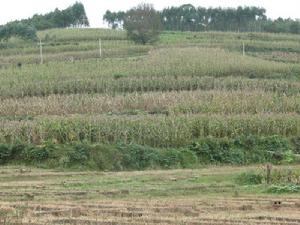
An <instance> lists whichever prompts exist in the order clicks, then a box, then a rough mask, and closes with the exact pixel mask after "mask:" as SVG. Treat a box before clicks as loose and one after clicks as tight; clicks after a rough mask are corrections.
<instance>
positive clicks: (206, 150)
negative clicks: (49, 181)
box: [0, 136, 300, 171]
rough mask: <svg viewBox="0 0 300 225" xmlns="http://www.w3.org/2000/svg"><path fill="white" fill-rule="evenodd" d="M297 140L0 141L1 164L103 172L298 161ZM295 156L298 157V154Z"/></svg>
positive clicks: (250, 137)
mask: <svg viewBox="0 0 300 225" xmlns="http://www.w3.org/2000/svg"><path fill="white" fill-rule="evenodd" d="M297 141H298V139H297V138H294V139H292V140H291V141H289V140H288V139H286V138H283V137H279V136H270V137H259V136H239V137H236V138H232V139H229V138H212V137H208V138H202V139H199V140H197V141H195V142H194V143H192V144H191V145H190V146H188V147H187V148H179V149H176V148H171V149H158V148H153V147H149V146H142V145H138V144H125V143H121V144H116V145H104V144H91V143H90V142H86V143H83V142H78V143H69V144H53V143H44V144H42V145H36V146H35V145H29V144H24V143H15V144H12V145H7V144H2V145H0V164H4V163H10V162H21V163H24V162H25V163H27V164H30V165H39V166H40V165H42V164H43V165H44V166H45V167H50V168H56V167H63V168H69V167H72V168H76V167H78V168H86V169H97V170H107V171H119V170H145V169H156V168H163V169H168V168H194V167H196V166H197V165H199V164H231V165H247V164H257V163H266V162H272V163H286V164H290V163H296V162H299V160H300V159H299V157H298V155H296V154H294V152H296V151H298V150H295V149H296V148H297V143H298V142H297ZM297 157H298V158H297Z"/></svg>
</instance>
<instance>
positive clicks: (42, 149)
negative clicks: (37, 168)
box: [22, 145, 53, 164]
mask: <svg viewBox="0 0 300 225" xmlns="http://www.w3.org/2000/svg"><path fill="white" fill-rule="evenodd" d="M52 151H53V148H52V146H47V145H41V146H27V147H26V148H25V149H24V150H23V153H22V158H23V159H24V160H25V161H26V162H27V163H33V164H35V163H41V162H44V161H46V160H47V159H49V158H50V157H51V153H52Z"/></svg>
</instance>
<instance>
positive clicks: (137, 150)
mask: <svg viewBox="0 0 300 225" xmlns="http://www.w3.org/2000/svg"><path fill="white" fill-rule="evenodd" d="M117 149H118V151H119V152H120V153H121V154H122V167H123V168H125V169H133V170H143V169H146V168H154V167H155V166H157V165H158V163H157V162H158V161H159V155H158V151H157V149H154V148H151V147H148V146H141V145H136V144H130V145H126V144H119V145H118V146H117Z"/></svg>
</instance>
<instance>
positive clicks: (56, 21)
mask: <svg viewBox="0 0 300 225" xmlns="http://www.w3.org/2000/svg"><path fill="white" fill-rule="evenodd" d="M81 26H89V21H88V19H87V16H86V13H85V9H84V6H83V4H82V3H79V2H76V3H75V4H74V5H72V6H70V7H68V8H67V9H65V10H58V9H55V11H53V12H50V13H47V14H45V15H37V14H36V15H34V16H33V17H32V18H29V19H24V20H21V21H14V22H10V23H7V24H6V25H4V26H2V27H0V40H5V39H8V38H10V37H12V36H18V37H21V38H24V39H29V40H36V39H37V36H36V30H45V29H51V28H65V27H81Z"/></svg>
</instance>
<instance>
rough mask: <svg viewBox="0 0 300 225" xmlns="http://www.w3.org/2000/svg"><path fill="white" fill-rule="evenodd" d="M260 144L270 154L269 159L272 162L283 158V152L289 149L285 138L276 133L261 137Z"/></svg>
mask: <svg viewBox="0 0 300 225" xmlns="http://www.w3.org/2000/svg"><path fill="white" fill-rule="evenodd" d="M260 144H261V146H262V148H263V150H265V151H267V152H268V153H269V154H270V156H269V160H270V161H272V162H279V161H281V160H283V158H284V153H285V152H287V151H289V150H290V147H289V143H288V141H287V139H285V138H282V137H279V136H277V135H274V136H270V137H263V138H262V139H261V142H260Z"/></svg>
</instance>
